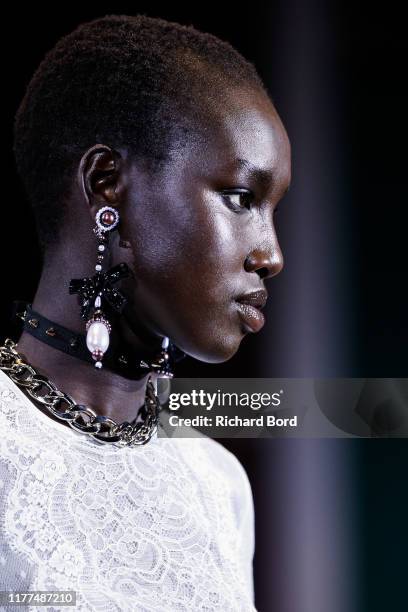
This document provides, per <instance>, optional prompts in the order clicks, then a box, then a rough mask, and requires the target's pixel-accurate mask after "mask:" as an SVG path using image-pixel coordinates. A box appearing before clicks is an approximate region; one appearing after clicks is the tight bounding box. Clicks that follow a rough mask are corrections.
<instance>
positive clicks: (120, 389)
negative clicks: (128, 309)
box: [17, 268, 151, 426]
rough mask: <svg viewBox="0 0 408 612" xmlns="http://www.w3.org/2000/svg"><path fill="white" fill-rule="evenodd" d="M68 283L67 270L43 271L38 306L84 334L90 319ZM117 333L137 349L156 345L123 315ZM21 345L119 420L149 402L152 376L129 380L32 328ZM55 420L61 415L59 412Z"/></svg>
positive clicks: (36, 363)
mask: <svg viewBox="0 0 408 612" xmlns="http://www.w3.org/2000/svg"><path fill="white" fill-rule="evenodd" d="M62 269H63V268H62ZM64 276H65V275H64ZM68 283H69V279H68V280H67V278H66V277H65V278H64V279H63V280H62V281H61V274H55V273H54V274H53V273H52V271H50V270H47V272H46V273H45V272H43V274H42V276H41V279H40V283H39V285H38V289H37V292H36V295H35V298H34V300H33V303H32V306H33V309H34V310H36V311H38V312H39V313H40V314H41V315H43V316H45V317H47V318H48V319H50V320H51V321H53V322H55V323H58V324H59V325H63V326H64V327H67V328H68V329H70V330H72V331H73V332H75V333H84V328H85V322H84V321H83V320H82V319H81V318H80V316H79V307H78V304H77V301H76V297H75V296H70V295H68V291H67V290H66V288H67V287H68ZM63 289H65V291H64V290H63ZM114 333H115V334H120V335H121V337H123V338H126V341H127V342H129V341H130V342H131V344H132V346H133V347H134V348H135V349H138V350H149V349H150V350H151V347H148V346H146V344H145V343H143V342H142V341H141V340H140V339H139V338H138V337H137V336H136V335H135V333H134V332H133V331H132V330H131V329H130V328H129V326H128V324H127V323H126V322H125V321H122V320H121V321H120V325H116V326H115V327H114ZM17 350H18V351H19V352H20V353H21V354H22V355H23V356H24V358H25V360H26V361H27V362H28V363H30V364H31V365H32V366H33V367H34V368H35V369H36V370H38V371H39V373H40V374H43V375H45V376H47V378H49V379H50V380H51V381H52V382H53V383H54V384H55V385H56V386H57V388H58V389H59V390H61V391H63V392H65V393H67V394H69V395H70V396H71V397H72V398H73V399H74V400H75V401H76V403H78V404H85V405H87V406H89V407H91V408H92V409H94V410H95V412H97V413H98V414H100V415H103V416H106V417H109V418H111V419H113V420H115V421H116V422H118V423H121V422H123V421H131V420H133V419H134V418H135V416H136V414H137V411H138V409H139V408H140V407H141V406H142V405H143V404H144V399H145V392H146V383H147V380H148V376H146V377H144V378H142V379H140V380H129V379H126V378H124V377H122V376H120V375H119V374H116V373H114V372H111V371H109V370H107V369H104V368H102V369H100V370H98V369H96V368H95V367H94V366H93V365H92V364H88V363H86V362H84V361H82V360H80V359H77V358H76V357H73V356H71V355H68V354H66V353H64V352H62V351H59V350H58V349H55V348H53V347H51V346H49V345H48V344H45V343H44V342H41V341H40V340H38V339H36V338H34V337H33V336H31V335H30V334H28V333H27V332H23V333H22V335H21V337H20V339H19V341H18V346H17ZM51 418H54V417H51ZM55 419H56V420H58V419H57V417H55ZM67 426H68V425H67Z"/></svg>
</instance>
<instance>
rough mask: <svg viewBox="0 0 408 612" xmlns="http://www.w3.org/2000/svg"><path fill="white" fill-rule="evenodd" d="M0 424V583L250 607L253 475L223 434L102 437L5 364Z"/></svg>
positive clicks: (91, 601)
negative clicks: (138, 440) (67, 418)
mask: <svg viewBox="0 0 408 612" xmlns="http://www.w3.org/2000/svg"><path fill="white" fill-rule="evenodd" d="M0 428H1V436H0V509H1V515H0V519H1V521H0V576H1V588H2V589H3V590H36V589H38V590H45V591H48V590H74V591H76V593H77V605H76V607H75V610H81V611H98V612H99V611H100V612H102V611H105V610H106V612H108V611H109V612H111V611H113V610H117V611H118V612H124V611H129V612H130V611H132V612H134V611H138V612H148V611H149V612H150V611H160V612H163V611H169V612H173V611H186V612H191V611H193V610H194V611H210V610H222V611H223V612H227V611H231V612H232V611H234V612H237V611H245V612H247V611H252V610H255V608H254V606H253V600H252V598H253V592H252V556H253V507H252V495H251V490H250V485H249V482H248V479H247V476H246V474H245V471H244V470H243V468H242V466H241V464H240V463H239V462H238V461H237V459H236V458H235V457H234V456H233V455H232V454H231V453H229V452H228V451H227V450H225V449H224V448H223V447H222V446H221V445H220V444H218V443H217V442H215V441H214V440H211V439H209V438H191V439H189V438H182V439H171V440H170V439H164V438H154V439H153V440H152V441H151V442H150V443H149V444H148V445H146V446H144V447H141V448H122V449H121V448H116V447H110V446H107V445H105V446H99V445H97V444H95V442H94V441H93V440H91V439H88V438H87V437H86V436H84V435H82V434H79V433H77V432H75V431H73V430H71V429H68V428H67V427H65V426H64V425H62V424H60V423H57V422H55V421H53V420H52V419H50V418H49V417H47V416H46V415H45V414H42V413H41V412H40V411H39V410H38V409H37V408H36V407H35V406H34V404H32V403H31V402H30V401H29V400H28V398H27V397H26V396H25V395H24V394H23V393H22V391H21V390H20V389H19V388H18V387H17V386H16V385H15V384H14V383H13V382H12V381H11V380H10V379H9V378H8V377H7V376H6V374H5V373H3V372H1V371H0ZM5 567H7V572H6V571H5V569H4V568H5ZM29 609H30V610H36V609H38V610H41V611H42V612H45V610H47V609H48V610H58V609H61V610H63V611H65V612H66V610H67V609H72V608H67V607H61V608H56V607H52V608H50V607H49V608H47V607H46V606H42V607H38V608H36V607H33V606H31V607H30V608H29Z"/></svg>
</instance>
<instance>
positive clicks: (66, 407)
mask: <svg viewBox="0 0 408 612" xmlns="http://www.w3.org/2000/svg"><path fill="white" fill-rule="evenodd" d="M0 369H1V370H3V372H5V373H6V374H7V375H8V377H9V378H11V380H12V381H13V382H14V383H16V384H17V385H18V386H19V387H21V388H23V389H25V391H26V392H27V393H28V395H29V396H30V397H31V398H33V400H35V401H36V402H38V403H39V404H42V405H43V406H45V407H46V408H47V410H48V411H49V412H50V413H51V414H53V415H54V416H56V417H57V418H58V419H60V420H61V421H65V422H67V423H68V424H69V425H70V426H71V427H72V429H74V430H75V431H77V432H79V433H83V434H88V435H89V436H91V438H93V439H94V440H96V441H97V442H98V443H101V444H112V445H113V446H120V447H124V446H141V445H143V444H146V443H147V442H149V440H150V439H151V438H152V437H153V435H154V434H155V433H156V431H157V425H158V420H159V412H160V409H161V405H160V401H159V398H158V397H157V395H156V392H155V389H154V385H153V382H152V380H151V378H150V377H149V379H148V381H147V386H146V396H145V403H144V406H143V409H142V411H143V412H144V420H143V421H138V422H136V421H137V417H136V418H135V419H134V420H133V421H131V422H130V423H129V422H127V421H124V422H123V423H120V424H118V423H116V422H115V421H113V420H112V419H110V418H109V417H105V416H102V415H98V414H97V413H96V412H95V411H94V410H93V409H92V408H89V407H88V406H84V405H83V404H77V403H76V402H75V400H74V399H73V398H72V397H71V396H70V395H68V394H67V393H63V392H62V391H59V390H58V389H57V387H56V386H55V385H54V383H53V382H51V381H50V380H48V378H47V377H46V376H43V375H42V374H39V373H38V372H37V371H36V370H35V369H34V368H33V366H31V365H30V364H29V363H26V361H25V360H24V357H23V356H22V355H21V354H20V353H18V352H17V344H16V343H15V342H13V340H10V338H7V339H6V340H5V342H4V345H3V346H0Z"/></svg>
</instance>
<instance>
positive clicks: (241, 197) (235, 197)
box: [221, 188, 254, 212]
mask: <svg viewBox="0 0 408 612" xmlns="http://www.w3.org/2000/svg"><path fill="white" fill-rule="evenodd" d="M221 196H222V198H223V200H224V202H225V203H226V204H227V206H228V207H229V208H231V210H233V211H234V212H242V211H244V210H245V209H247V210H250V209H251V205H252V202H253V200H254V195H253V193H252V192H251V191H249V190H248V189H239V188H236V189H223V190H222V191H221Z"/></svg>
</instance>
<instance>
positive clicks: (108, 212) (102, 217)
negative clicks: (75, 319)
mask: <svg viewBox="0 0 408 612" xmlns="http://www.w3.org/2000/svg"><path fill="white" fill-rule="evenodd" d="M95 222H96V226H95V228H94V230H93V231H94V233H95V234H96V236H97V238H98V250H97V262H96V265H95V272H96V273H95V274H94V276H92V277H86V278H78V279H75V278H73V279H71V281H70V285H69V293H70V294H74V293H76V294H78V300H79V302H80V304H81V318H82V319H84V320H86V321H87V323H86V332H87V333H86V345H87V347H88V350H89V351H90V353H91V355H92V358H93V359H94V361H95V367H96V368H99V369H100V368H102V359H103V356H104V354H105V353H106V351H107V350H108V348H109V343H110V338H109V336H110V333H111V331H112V326H111V324H110V322H109V320H108V319H107V317H106V315H105V313H104V311H103V302H106V303H107V304H109V305H110V306H111V307H112V308H113V309H114V310H115V311H116V312H118V313H121V312H122V310H123V308H124V306H125V304H126V301H127V300H126V298H125V297H124V296H123V295H122V293H120V291H118V290H117V289H115V288H114V287H113V285H114V284H115V283H117V282H118V281H119V280H120V279H122V278H125V277H127V276H129V275H130V270H129V268H128V266H127V265H126V264H125V263H120V264H118V265H116V266H114V267H113V268H111V269H110V270H107V271H105V272H104V271H103V261H104V257H105V255H106V251H107V248H108V246H109V235H110V232H112V231H113V230H114V229H116V228H117V226H118V224H119V212H118V211H117V210H116V208H113V207H112V206H103V207H102V208H100V209H99V210H98V212H97V213H96V215H95Z"/></svg>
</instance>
